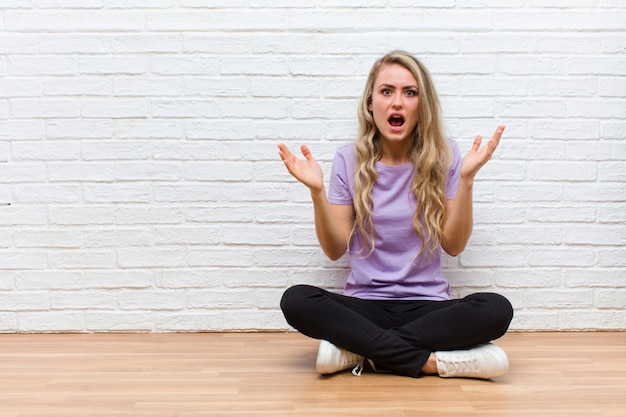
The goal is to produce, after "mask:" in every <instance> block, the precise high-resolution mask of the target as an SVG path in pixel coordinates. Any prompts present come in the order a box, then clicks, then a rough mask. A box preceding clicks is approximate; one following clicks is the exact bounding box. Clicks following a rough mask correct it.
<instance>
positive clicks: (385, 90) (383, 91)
mask: <svg viewBox="0 0 626 417" xmlns="http://www.w3.org/2000/svg"><path fill="white" fill-rule="evenodd" d="M381 93H383V94H384V95H386V96H388V95H389V94H391V90H390V89H388V88H385V89H384V90H382V91H381Z"/></svg>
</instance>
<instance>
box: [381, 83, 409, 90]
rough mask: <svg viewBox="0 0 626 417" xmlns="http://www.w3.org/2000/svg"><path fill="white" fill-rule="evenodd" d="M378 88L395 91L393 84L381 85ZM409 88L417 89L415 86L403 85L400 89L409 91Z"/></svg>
mask: <svg viewBox="0 0 626 417" xmlns="http://www.w3.org/2000/svg"><path fill="white" fill-rule="evenodd" d="M378 88H393V89H395V88H396V86H395V85H393V84H387V83H383V84H381V85H379V86H378ZM411 88H414V89H417V88H418V87H417V85H415V84H410V85H405V86H404V87H402V89H403V90H408V89H411Z"/></svg>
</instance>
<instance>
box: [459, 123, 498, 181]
mask: <svg viewBox="0 0 626 417" xmlns="http://www.w3.org/2000/svg"><path fill="white" fill-rule="evenodd" d="M504 127H505V126H498V128H497V129H496V132H495V133H494V134H493V136H492V137H491V139H489V142H487V145H485V146H483V148H482V149H479V148H480V144H481V142H482V140H483V138H482V136H476V139H474V144H473V145H472V149H470V151H469V152H468V153H467V155H465V158H463V163H462V164H461V178H465V179H469V180H473V179H474V177H475V176H476V173H478V171H479V170H480V169H481V168H482V167H483V165H485V164H486V163H487V161H489V160H490V159H491V155H493V152H494V151H495V150H496V148H497V147H498V143H500V137H501V136H502V132H504Z"/></svg>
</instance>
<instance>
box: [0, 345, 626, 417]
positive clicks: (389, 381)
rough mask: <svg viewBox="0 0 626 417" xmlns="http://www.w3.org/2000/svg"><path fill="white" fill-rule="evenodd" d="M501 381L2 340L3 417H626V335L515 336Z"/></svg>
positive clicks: (285, 353)
mask: <svg viewBox="0 0 626 417" xmlns="http://www.w3.org/2000/svg"><path fill="white" fill-rule="evenodd" d="M498 345H500V346H501V347H503V348H504V349H505V350H506V351H507V352H508V354H509V359H510V363H511V369H510V371H509V373H508V374H507V375H506V376H504V377H500V378H496V379H494V380H492V381H482V380H471V379H443V378H439V377H432V376H431V377H423V378H418V379H412V378H406V377H398V376H393V375H384V374H375V373H371V372H370V373H368V372H367V371H366V372H364V373H363V375H362V376H361V377H360V378H358V377H354V376H352V375H351V374H350V373H343V374H338V375H334V376H330V377H321V376H318V375H317V374H316V373H315V371H314V362H315V355H316V353H317V342H315V341H314V340H311V339H308V338H306V337H304V336H302V335H299V334H296V333H252V334H250V333H245V334H241V333H200V334H86V335H85V334H66V335H59V334H43V335H42V334H32V335H24V334H17V335H15V334H13V335H6V334H5V335H0V416H1V417H50V416H59V417H61V416H63V417H78V416H80V417H89V416H99V417H117V416H132V417H143V416H158V417H161V416H162V417H170V416H171V417H200V416H212V417H219V416H246V417H259V416H263V417H270V416H271V417H277V416H278V417H280V416H331V417H335V416H351V417H352V416H365V417H370V416H371V417H374V416H375V417H387V416H389V417H391V416H394V417H395V416H420V417H421V416H428V417H436V416H456V417H459V416H460V417H462V416H494V417H495V416H498V417H502V416H519V417H529V416H530V417H544V416H563V417H575V416H584V417H602V416H611V417H617V416H626V333H510V334H507V335H506V336H505V337H504V338H502V339H500V340H499V341H498Z"/></svg>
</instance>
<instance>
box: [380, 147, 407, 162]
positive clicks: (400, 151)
mask: <svg viewBox="0 0 626 417" xmlns="http://www.w3.org/2000/svg"><path fill="white" fill-rule="evenodd" d="M382 150H383V155H382V156H381V157H380V160H379V162H380V163H382V164H385V165H391V166H396V165H403V164H406V163H408V162H410V161H411V157H410V150H411V144H410V143H408V144H405V143H398V142H396V143H389V142H383V143H382Z"/></svg>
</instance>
